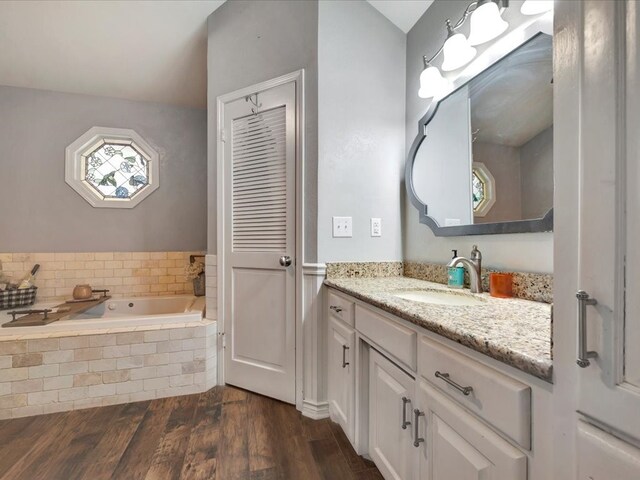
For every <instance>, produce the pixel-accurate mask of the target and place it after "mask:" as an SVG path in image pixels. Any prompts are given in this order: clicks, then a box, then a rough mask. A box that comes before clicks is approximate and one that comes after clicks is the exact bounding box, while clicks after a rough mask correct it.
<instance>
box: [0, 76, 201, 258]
mask: <svg viewBox="0 0 640 480" xmlns="http://www.w3.org/2000/svg"><path fill="white" fill-rule="evenodd" d="M0 112H1V118H2V121H1V122H0V146H1V150H2V154H1V155H2V156H1V159H0V180H1V186H0V212H1V213H0V251H3V252H86V251H89V252H94V251H169V250H203V249H204V248H205V247H206V203H205V199H206V189H207V185H206V178H205V177H206V148H207V140H206V121H207V119H206V112H205V111H204V110H199V109H189V108H181V107H175V106H170V105H161V104H154V103H143V102H133V101H128V100H119V99H113V98H105V97H94V96H87V95H73V94H67V93H56V92H48V91H42V90H32V89H26V88H15V87H4V86H0ZM93 126H103V127H117V128H131V129H133V130H135V131H136V132H138V133H139V134H140V135H141V136H142V137H143V138H144V139H145V140H146V141H147V142H149V143H150V144H151V145H152V146H153V147H154V148H156V150H157V151H158V152H159V154H160V188H159V189H158V190H156V191H155V192H154V193H152V194H151V195H150V196H149V197H147V198H146V199H145V200H144V201H143V202H142V203H140V204H139V205H138V206H136V207H135V208H133V209H111V208H93V207H91V205H89V204H88V203H87V202H86V200H84V199H83V198H82V197H81V196H80V195H79V194H78V193H76V192H75V191H74V190H73V189H72V188H71V187H70V186H68V185H67V184H66V183H65V180H64V178H65V177H64V165H65V156H64V155H65V148H66V147H67V145H69V144H70V143H71V142H73V141H74V140H76V139H77V138H78V137H79V136H80V135H82V134H83V133H84V132H86V131H87V130H88V129H89V128H91V127H93Z"/></svg>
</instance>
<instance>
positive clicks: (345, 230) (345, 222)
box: [333, 217, 353, 238]
mask: <svg viewBox="0 0 640 480" xmlns="http://www.w3.org/2000/svg"><path fill="white" fill-rule="evenodd" d="M333 237H334V238H339V237H353V220H352V218H351V217H333Z"/></svg>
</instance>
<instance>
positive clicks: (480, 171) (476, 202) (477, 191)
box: [471, 162, 496, 217]
mask: <svg viewBox="0 0 640 480" xmlns="http://www.w3.org/2000/svg"><path fill="white" fill-rule="evenodd" d="M471 198H472V201H473V215H474V216H475V217H484V216H485V215H487V213H489V210H491V207H493V204H494V203H496V181H495V179H494V178H493V175H491V172H490V171H489V169H488V168H487V166H486V165H485V164H484V163H482V162H473V168H472V170H471Z"/></svg>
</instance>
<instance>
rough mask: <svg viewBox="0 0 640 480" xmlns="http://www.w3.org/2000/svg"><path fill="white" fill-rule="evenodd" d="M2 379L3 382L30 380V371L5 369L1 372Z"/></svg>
mask: <svg viewBox="0 0 640 480" xmlns="http://www.w3.org/2000/svg"><path fill="white" fill-rule="evenodd" d="M0 378H1V379H2V381H3V382H15V381H17V380H26V379H27V378H29V369H28V368H26V367H24V368H5V369H3V370H0Z"/></svg>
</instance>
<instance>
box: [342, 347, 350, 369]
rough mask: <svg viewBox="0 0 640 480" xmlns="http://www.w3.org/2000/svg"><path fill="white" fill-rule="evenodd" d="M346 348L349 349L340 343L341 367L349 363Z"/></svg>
mask: <svg viewBox="0 0 640 480" xmlns="http://www.w3.org/2000/svg"><path fill="white" fill-rule="evenodd" d="M347 350H349V347H347V346H346V345H342V368H345V367H346V366H347V365H349V362H347Z"/></svg>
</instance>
